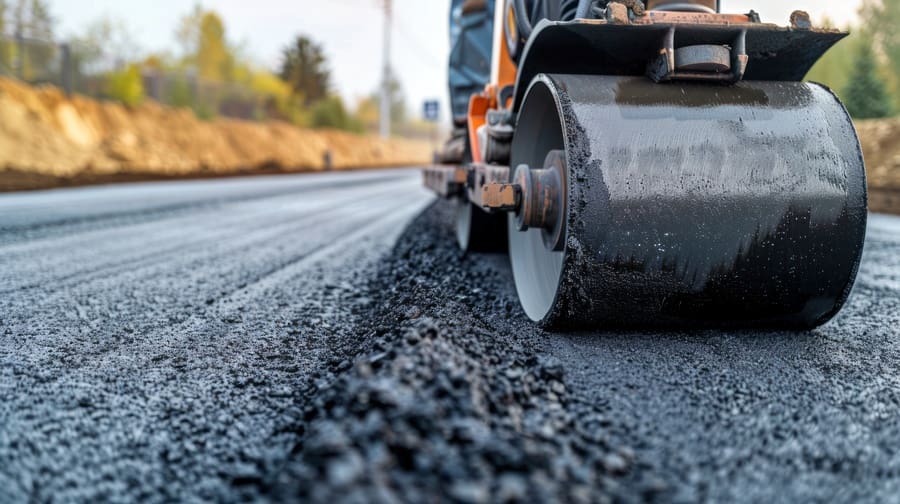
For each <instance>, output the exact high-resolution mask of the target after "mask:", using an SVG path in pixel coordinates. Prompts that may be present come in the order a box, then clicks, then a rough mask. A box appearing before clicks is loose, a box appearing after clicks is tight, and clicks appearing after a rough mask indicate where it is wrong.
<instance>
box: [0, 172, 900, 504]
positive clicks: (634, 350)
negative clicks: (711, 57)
mask: <svg viewBox="0 0 900 504" xmlns="http://www.w3.org/2000/svg"><path fill="white" fill-rule="evenodd" d="M432 201H433V200H432V198H431V197H430V196H428V195H427V193H425V192H424V191H423V190H422V189H420V188H419V177H418V173H416V172H414V171H401V170H394V171H383V172H357V173H346V174H322V175H304V176H283V177H272V178H269V177H265V178H264V177H256V178H248V179H230V180H219V181H199V182H178V183H158V184H130V185H122V186H110V187H97V188H82V189H73V190H61V191H49V192H38V193H26V194H15V195H0V502H8V501H11V502H19V501H90V502H94V501H98V500H106V501H131V500H137V499H140V500H148V501H172V500H178V501H181V500H207V501H246V500H262V501H272V500H274V501H282V500H302V501H316V502H323V501H331V502H396V501H412V502H421V501H459V502H534V501H558V500H567V501H573V502H582V501H583V502H637V501H647V500H655V501H660V502H672V501H675V502H694V501H716V502H731V501H742V502H760V501H773V502H781V501H784V502H796V501H801V500H802V501H828V502H834V501H843V502H860V501H877V502H885V501H895V502H900V497H898V496H900V360H898V357H900V354H898V350H900V348H898V347H900V219H897V218H894V217H886V216H878V215H873V216H871V218H870V222H869V233H868V238H867V243H866V251H865V255H864V260H863V265H862V268H861V270H860V274H859V278H858V282H857V285H856V288H855V291H854V294H853V296H852V298H851V300H850V301H849V303H848V305H847V307H846V308H845V309H844V310H843V312H842V313H841V314H840V315H839V316H838V317H837V318H836V319H835V320H834V321H832V322H830V323H829V324H827V325H825V326H824V327H822V328H819V329H816V330H814V331H811V332H805V333H801V332H759V331H756V332H721V331H712V330H707V331H693V332H690V331H688V332H652V333H651V332H626V333H622V332H615V333H613V332H592V333H570V334H564V333H548V332H545V331H543V330H541V329H540V328H537V327H535V326H534V325H533V324H531V323H530V322H528V321H527V319H526V318H525V316H524V314H523V313H522V312H521V309H520V308H519V306H518V303H517V301H516V297H515V290H514V287H513V285H512V280H511V273H510V270H509V266H508V263H507V260H506V257H505V256H504V255H474V254H473V255H468V256H463V255H462V254H460V253H459V252H458V250H457V249H456V247H455V244H454V240H453V228H452V220H453V218H452V217H453V215H452V208H451V207H450V205H448V204H446V203H444V202H438V203H435V204H432Z"/></svg>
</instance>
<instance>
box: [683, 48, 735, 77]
mask: <svg viewBox="0 0 900 504" xmlns="http://www.w3.org/2000/svg"><path fill="white" fill-rule="evenodd" d="M675 68H676V69H677V70H681V71H686V72H687V71H690V72H716V73H724V72H727V71H729V70H731V50H730V49H729V48H727V47H725V46H721V45H709V44H707V45H694V46H687V47H682V48H679V49H675Z"/></svg>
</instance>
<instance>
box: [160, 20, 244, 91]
mask: <svg viewBox="0 0 900 504" xmlns="http://www.w3.org/2000/svg"><path fill="white" fill-rule="evenodd" d="M175 38H176V39H177V40H178V43H179V45H180V46H181V48H182V51H183V53H184V62H185V63H186V64H187V65H190V66H194V67H196V69H197V75H198V76H199V77H200V78H201V79H204V80H210V81H229V80H231V79H232V77H233V75H232V74H233V73H234V68H235V61H236V59H237V57H236V56H235V52H236V49H235V48H234V47H232V46H231V45H229V43H228V39H227V37H226V29H225V23H224V22H223V21H222V17H221V16H219V15H218V14H217V13H216V12H214V11H208V10H204V9H203V7H201V6H200V5H196V6H194V10H193V11H191V13H190V14H188V15H186V16H184V17H183V18H182V19H181V21H180V23H179V25H178V29H177V30H176V31H175Z"/></svg>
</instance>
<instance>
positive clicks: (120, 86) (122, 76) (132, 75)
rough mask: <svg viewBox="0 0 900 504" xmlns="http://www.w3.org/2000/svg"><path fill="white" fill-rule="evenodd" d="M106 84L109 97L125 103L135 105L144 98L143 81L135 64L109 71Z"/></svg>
mask: <svg viewBox="0 0 900 504" xmlns="http://www.w3.org/2000/svg"><path fill="white" fill-rule="evenodd" d="M106 85H107V94H109V97H110V98H112V99H114V100H118V101H120V102H122V103H124V104H126V105H129V106H135V105H138V104H139V103H141V101H143V99H144V82H143V78H142V77H141V69H140V68H139V67H138V66H137V65H134V64H132V65H128V66H127V67H125V68H124V69H123V70H120V71H118V72H112V73H110V74H109V75H108V77H107V83H106Z"/></svg>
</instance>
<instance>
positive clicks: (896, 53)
mask: <svg viewBox="0 0 900 504" xmlns="http://www.w3.org/2000/svg"><path fill="white" fill-rule="evenodd" d="M824 25H825V26H826V27H834V26H833V23H831V22H830V21H829V20H828V19H826V20H825V23H824ZM898 27H900V0H864V1H863V4H862V7H861V8H860V11H859V25H858V26H847V27H843V28H844V29H846V30H848V31H850V36H849V38H848V39H847V40H845V41H842V42H840V43H838V45H837V46H835V47H834V48H833V49H831V50H830V51H828V53H826V54H825V56H824V57H823V58H822V59H821V60H820V61H819V62H818V63H817V64H816V66H814V67H813V69H812V70H811V71H810V73H809V75H808V76H807V78H808V79H809V80H811V81H816V82H821V83H822V84H825V85H827V86H828V87H830V88H831V89H832V90H833V91H835V92H836V93H837V94H838V96H840V97H841V98H842V100H843V101H844V104H845V105H846V106H847V110H848V112H850V115H851V116H853V117H854V118H856V119H873V118H881V117H889V116H893V115H895V114H896V113H897V112H898V111H900V31H898Z"/></svg>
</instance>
